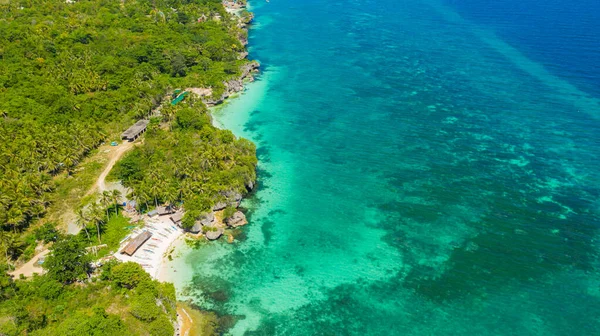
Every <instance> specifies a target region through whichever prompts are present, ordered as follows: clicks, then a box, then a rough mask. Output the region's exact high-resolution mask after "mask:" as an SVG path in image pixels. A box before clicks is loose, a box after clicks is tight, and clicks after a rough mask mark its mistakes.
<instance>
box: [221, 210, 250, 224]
mask: <svg viewBox="0 0 600 336" xmlns="http://www.w3.org/2000/svg"><path fill="white" fill-rule="evenodd" d="M225 224H227V226H231V227H238V226H242V225H246V224H248V220H246V216H245V215H244V213H242V212H241V211H236V212H235V213H234V214H233V216H231V217H229V218H225Z"/></svg>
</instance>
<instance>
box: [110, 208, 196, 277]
mask: <svg viewBox="0 0 600 336" xmlns="http://www.w3.org/2000/svg"><path fill="white" fill-rule="evenodd" d="M144 223H145V225H144V226H143V227H141V228H137V229H135V230H133V231H132V232H131V234H129V236H127V237H126V238H125V239H123V241H122V242H121V246H120V247H119V250H118V251H117V252H116V253H115V254H114V256H115V258H117V259H119V260H120V261H123V262H127V261H131V262H135V263H138V264H140V265H141V266H142V267H143V268H144V270H146V272H148V273H149V274H150V275H151V276H152V278H154V279H158V280H161V281H164V280H163V279H160V278H159V276H160V274H161V273H162V272H161V270H162V269H163V268H164V267H165V264H166V260H164V259H165V258H166V255H167V252H168V251H169V249H170V248H171V246H173V245H175V243H176V242H178V243H179V242H184V239H185V233H184V232H183V230H182V229H181V228H179V227H178V226H176V225H175V224H173V222H172V221H171V219H170V218H169V216H156V217H148V216H144ZM144 231H148V232H150V233H151V234H152V237H150V239H148V240H147V241H146V242H145V243H144V244H142V245H141V246H140V247H139V248H138V249H137V251H136V252H135V253H134V254H133V255H132V256H128V255H126V254H121V252H120V251H122V250H123V248H124V247H125V246H126V245H127V243H129V241H130V240H131V239H132V238H135V237H137V236H138V235H139V234H141V233H143V232H144Z"/></svg>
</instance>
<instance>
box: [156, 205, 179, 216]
mask: <svg viewBox="0 0 600 336" xmlns="http://www.w3.org/2000/svg"><path fill="white" fill-rule="evenodd" d="M156 212H157V213H158V215H159V216H164V215H170V214H172V213H175V209H173V207H172V206H170V205H167V206H159V207H158V208H156Z"/></svg>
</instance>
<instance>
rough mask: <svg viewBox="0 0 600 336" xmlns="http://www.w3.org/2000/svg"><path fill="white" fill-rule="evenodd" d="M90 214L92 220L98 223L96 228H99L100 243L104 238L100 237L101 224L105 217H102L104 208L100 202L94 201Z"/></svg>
mask: <svg viewBox="0 0 600 336" xmlns="http://www.w3.org/2000/svg"><path fill="white" fill-rule="evenodd" d="M89 216H90V217H89V218H90V220H91V221H92V222H93V223H94V224H95V225H96V230H98V243H99V244H102V240H101V239H100V225H101V224H102V223H103V222H104V218H103V217H102V209H101V208H100V206H99V205H98V203H92V205H91V207H90V211H89Z"/></svg>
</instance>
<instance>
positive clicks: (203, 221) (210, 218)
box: [189, 212, 217, 233]
mask: <svg viewBox="0 0 600 336" xmlns="http://www.w3.org/2000/svg"><path fill="white" fill-rule="evenodd" d="M216 223H217V221H216V218H215V214H214V212H209V213H206V214H204V215H202V216H201V217H200V218H199V219H198V220H197V221H196V222H195V223H194V226H193V227H192V228H191V229H189V231H190V232H191V233H200V232H201V231H202V227H203V226H210V225H215V224H216Z"/></svg>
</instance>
